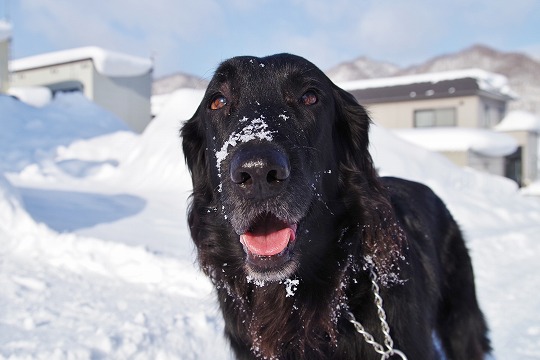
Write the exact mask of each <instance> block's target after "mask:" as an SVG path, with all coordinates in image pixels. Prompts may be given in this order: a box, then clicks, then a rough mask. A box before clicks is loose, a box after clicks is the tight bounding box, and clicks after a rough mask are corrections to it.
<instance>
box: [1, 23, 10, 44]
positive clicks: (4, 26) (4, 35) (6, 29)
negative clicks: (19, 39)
mask: <svg viewBox="0 0 540 360" xmlns="http://www.w3.org/2000/svg"><path fill="white" fill-rule="evenodd" d="M9 38H11V24H10V23H8V22H6V21H4V20H0V41H4V40H7V39H9Z"/></svg>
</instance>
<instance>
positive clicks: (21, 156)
mask: <svg viewBox="0 0 540 360" xmlns="http://www.w3.org/2000/svg"><path fill="white" fill-rule="evenodd" d="M0 109H1V113H2V116H1V117H0V127H1V128H2V131H1V132H0V154H1V155H2V161H1V162H0V171H20V170H22V169H23V168H24V167H25V166H27V165H30V164H33V163H41V162H43V161H45V162H46V161H48V160H49V159H50V158H51V156H52V155H53V154H54V152H55V149H56V148H57V147H58V146H62V145H64V146H65V145H68V144H70V143H71V142H73V141H75V140H77V139H88V138H92V137H95V136H98V135H102V134H107V133H111V132H115V131H119V130H128V127H127V125H126V124H125V123H124V122H122V120H120V119H118V118H117V117H116V116H114V115H112V114H111V113H109V112H107V111H106V110H104V109H102V108H100V107H98V106H96V105H95V104H94V103H93V102H91V101H89V100H87V99H86V98H85V97H84V96H83V95H82V94H80V93H66V94H63V93H59V94H57V95H56V97H55V98H54V100H53V101H52V102H51V103H49V104H48V105H46V106H45V107H43V108H35V107H32V106H29V105H26V104H24V103H21V102H20V101H18V100H16V99H14V98H12V97H10V96H1V95H0Z"/></svg>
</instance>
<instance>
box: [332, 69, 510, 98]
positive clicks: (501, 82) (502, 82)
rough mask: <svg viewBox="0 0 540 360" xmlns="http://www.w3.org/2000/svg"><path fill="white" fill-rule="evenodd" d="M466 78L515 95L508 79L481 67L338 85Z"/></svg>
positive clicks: (355, 87) (387, 84)
mask: <svg viewBox="0 0 540 360" xmlns="http://www.w3.org/2000/svg"><path fill="white" fill-rule="evenodd" d="M467 78H472V79H475V80H476V82H477V84H478V87H479V88H480V89H481V90H485V91H490V92H498V93H501V94H505V95H508V96H511V97H515V94H514V93H513V92H512V91H511V90H510V87H509V86H508V79H507V78H506V77H505V76H503V75H500V74H495V73H491V72H488V71H485V70H482V69H465V70H454V71H443V72H435V73H425V74H415V75H405V76H394V77H387V78H378V79H366V80H356V81H349V82H343V83H339V84H338V85H339V86H340V87H341V88H342V89H344V90H347V91H353V90H362V89H371V88H385V87H392V86H402V85H411V84H419V83H432V84H436V83H439V82H441V81H449V80H459V79H467Z"/></svg>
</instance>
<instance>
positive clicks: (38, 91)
mask: <svg viewBox="0 0 540 360" xmlns="http://www.w3.org/2000/svg"><path fill="white" fill-rule="evenodd" d="M8 94H10V95H12V96H15V97H16V98H17V99H19V100H20V101H22V102H24V103H25V104H28V105H30V106H34V107H43V106H45V105H47V104H49V103H50V102H51V100H52V92H51V90H50V89H49V88H47V87H44V86H32V87H11V88H9V90H8Z"/></svg>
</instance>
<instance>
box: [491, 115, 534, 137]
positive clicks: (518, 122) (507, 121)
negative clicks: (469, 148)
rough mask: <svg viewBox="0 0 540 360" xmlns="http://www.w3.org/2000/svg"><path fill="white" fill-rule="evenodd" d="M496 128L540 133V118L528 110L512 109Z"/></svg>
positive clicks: (498, 129)
mask: <svg viewBox="0 0 540 360" xmlns="http://www.w3.org/2000/svg"><path fill="white" fill-rule="evenodd" d="M495 130H497V131H530V132H535V133H540V118H539V117H538V116H536V115H535V114H532V113H530V112H527V111H520V110H515V111H511V112H509V113H508V114H507V115H506V116H505V117H504V119H502V121H501V122H500V123H499V124H497V125H496V126H495Z"/></svg>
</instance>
